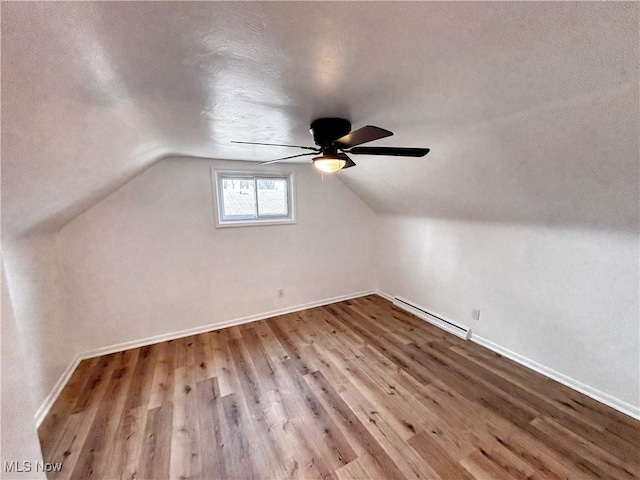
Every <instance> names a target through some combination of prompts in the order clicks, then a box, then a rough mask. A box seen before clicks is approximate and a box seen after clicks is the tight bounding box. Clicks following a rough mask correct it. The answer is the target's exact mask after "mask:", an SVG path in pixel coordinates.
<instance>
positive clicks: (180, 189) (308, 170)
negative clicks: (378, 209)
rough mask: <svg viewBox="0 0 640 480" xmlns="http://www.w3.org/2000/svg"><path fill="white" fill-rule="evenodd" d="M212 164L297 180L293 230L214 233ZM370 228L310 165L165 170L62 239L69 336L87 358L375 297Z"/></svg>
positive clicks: (89, 215) (175, 166)
mask: <svg viewBox="0 0 640 480" xmlns="http://www.w3.org/2000/svg"><path fill="white" fill-rule="evenodd" d="M212 166H215V167H216V168H223V169H231V170H238V169H248V168H253V169H254V170H255V169H260V171H286V172H288V171H291V170H293V171H295V175H296V178H295V181H296V187H297V192H296V197H297V204H296V208H297V223H296V224H294V225H276V226H260V227H238V228H219V229H216V228H215V225H214V217H213V197H212V181H211V167H212ZM374 230H375V214H374V212H373V211H372V210H371V209H370V208H369V207H367V206H366V205H365V204H364V203H362V201H361V200H360V199H359V198H358V197H356V196H355V195H354V194H353V193H352V192H351V191H350V190H349V189H348V188H347V187H346V186H345V185H344V184H343V183H342V182H340V181H339V180H338V179H337V178H336V177H335V176H333V177H332V176H330V175H325V177H324V179H323V178H322V176H321V174H320V172H318V171H317V170H315V169H313V168H312V167H311V166H309V165H282V166H272V167H270V168H267V167H258V166H256V165H255V164H248V163H247V162H221V161H210V160H203V159H165V160H162V161H160V162H159V163H157V164H156V165H154V166H153V167H152V168H150V169H149V170H147V171H146V172H144V173H143V174H142V175H140V176H139V177H137V178H135V179H134V180H133V181H132V182H130V183H128V184H127V185H126V186H124V187H123V188H121V189H120V190H118V191H117V192H115V193H114V194H113V195H111V196H110V197H108V198H107V199H105V200H104V201H102V202H101V203H99V204H98V205H96V206H95V207H94V208H92V209H90V210H89V211H87V212H85V213H84V214H82V215H81V216H79V217H78V218H76V219H75V220H74V221H73V222H71V223H70V224H68V225H67V226H66V227H65V228H64V229H62V230H61V231H60V232H59V234H58V244H59V247H60V253H61V259H62V264H63V267H62V268H63V274H62V276H63V278H64V279H65V281H66V282H67V283H66V292H67V295H68V297H69V312H68V316H67V319H66V321H65V332H64V335H66V336H68V337H70V340H69V348H70V349H73V350H75V352H84V351H87V350H92V349H96V348H100V347H105V346H109V345H113V344H119V343H122V342H126V341H131V340H137V339H142V338H146V337H150V336H155V335H160V334H164V333H171V332H176V331H179V330H183V329H188V328H193V327H198V326H202V325H207V324H214V323H219V322H223V321H226V320H232V319H236V318H240V317H244V316H248V315H253V314H260V313H263V312H269V311H273V310H277V309H280V308H286V307H291V306H295V305H301V304H305V303H308V302H314V301H319V300H323V299H328V298H332V297H336V296H342V295H347V294H351V293H356V292H361V291H365V290H370V289H372V288H373V286H374V285H373V284H374V280H373V277H374V275H373V266H372V263H371V258H372V257H373V239H374ZM279 288H284V290H285V294H284V297H282V298H278V296H277V289H279ZM47 386H48V387H50V384H48V385H47ZM41 399H42V398H40V400H41Z"/></svg>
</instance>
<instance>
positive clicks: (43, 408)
mask: <svg viewBox="0 0 640 480" xmlns="http://www.w3.org/2000/svg"><path fill="white" fill-rule="evenodd" d="M375 293H376V292H375V291H374V290H366V291H362V292H356V293H350V294H348V295H341V296H339V297H332V298H326V299H324V300H318V301H315V302H309V303H304V304H301V305H295V306H293V307H288V308H281V309H278V310H271V311H270V312H264V313H259V314H256V315H249V316H246V317H241V318H236V319H232V320H226V321H224V322H219V323H213V324H208V325H203V326H200V327H195V328H189V329H186V330H179V331H177V332H172V333H164V334H161V335H155V336H152V337H147V338H142V339H139V340H132V341H130V342H123V343H118V344H116V345H109V346H107V347H101V348H96V349H94V350H89V351H86V352H83V353H79V354H77V355H76V356H75V358H74V359H73V361H72V362H71V363H70V364H69V366H68V367H67V368H66V369H65V371H64V372H63V373H62V375H61V376H60V378H59V379H58V381H57V382H56V383H55V385H54V386H53V388H52V389H51V392H50V393H49V395H47V397H46V398H45V399H44V401H43V402H42V404H41V405H40V408H38V410H37V411H36V413H35V415H34V417H35V420H36V427H40V424H41V423H42V421H43V420H44V418H45V417H46V416H47V414H48V413H49V410H50V409H51V407H52V406H53V404H54V403H55V401H56V399H57V398H58V396H59V395H60V393H61V392H62V389H63V388H64V386H65V385H66V384H67V382H68V381H69V379H70V378H71V375H72V374H73V372H74V371H75V369H76V368H77V366H78V365H79V364H80V362H81V361H82V360H85V359H87V358H93V357H99V356H102V355H108V354H110V353H116V352H121V351H123V350H129V349H131V348H139V347H144V346H146V345H152V344H154V343H159V342H166V341H168V340H175V339H178V338H182V337H188V336H191V335H197V334H199V333H204V332H210V331H213V330H220V329H222V328H227V327H233V326H235V325H242V324H244V323H250V322H255V321H258V320H264V319H266V318H271V317H275V316H277V315H285V314H287V313H294V312H299V311H300V310H306V309H308V308H315V307H322V306H324V305H329V304H331V303H336V302H342V301H344V300H351V299H352V298H359V297H364V296H366V295H373V294H375Z"/></svg>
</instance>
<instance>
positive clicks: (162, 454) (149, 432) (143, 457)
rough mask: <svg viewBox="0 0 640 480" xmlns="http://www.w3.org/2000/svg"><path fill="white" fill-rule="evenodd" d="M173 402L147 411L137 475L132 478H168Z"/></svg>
mask: <svg viewBox="0 0 640 480" xmlns="http://www.w3.org/2000/svg"><path fill="white" fill-rule="evenodd" d="M172 423H173V403H163V404H162V406H160V407H156V408H153V409H151V410H149V411H148V413H147V423H146V426H145V430H144V437H143V442H142V449H141V453H140V459H139V462H138V469H137V470H138V475H137V476H136V477H130V479H132V478H139V479H149V480H151V479H154V480H165V479H169V478H170V476H169V465H170V462H171V437H172Z"/></svg>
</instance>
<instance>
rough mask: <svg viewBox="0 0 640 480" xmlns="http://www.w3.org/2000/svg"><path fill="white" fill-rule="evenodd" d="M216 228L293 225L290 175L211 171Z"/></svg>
mask: <svg viewBox="0 0 640 480" xmlns="http://www.w3.org/2000/svg"><path fill="white" fill-rule="evenodd" d="M215 185H216V190H217V192H216V198H217V207H218V208H217V218H216V226H243V225H260V224H262V225H264V224H280V223H293V222H295V219H294V216H293V211H294V209H293V195H292V189H293V174H264V173H255V174H254V173H248V172H215Z"/></svg>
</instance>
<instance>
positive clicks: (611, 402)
mask: <svg viewBox="0 0 640 480" xmlns="http://www.w3.org/2000/svg"><path fill="white" fill-rule="evenodd" d="M471 341H472V342H475V343H477V344H478V345H482V346H483V347H486V348H488V349H489V350H493V351H494V352H496V353H499V354H500V355H503V356H505V357H507V358H510V359H511V360H513V361H514V362H517V363H519V364H520V365H524V366H525V367H527V368H530V369H531V370H535V371H536V372H538V373H541V374H542V375H544V376H545V377H549V378H551V379H552V380H555V381H556V382H558V383H561V384H563V385H566V386H567V387H569V388H572V389H574V390H576V391H578V392H580V393H583V394H585V395H586V396H588V397H591V398H593V399H594V400H597V401H598V402H600V403H604V404H605V405H607V406H609V407H611V408H614V409H616V410H618V411H619V412H622V413H624V414H626V415H629V416H630V417H633V418H635V419H637V420H640V407H636V406H634V405H631V404H630V403H627V402H625V401H623V400H620V399H618V398H616V397H613V396H611V395H609V394H608V393H605V392H601V391H600V390H598V389H597V388H593V387H591V386H589V385H586V384H584V383H582V382H580V381H579V380H576V379H575V378H571V377H569V376H567V375H565V374H563V373H560V372H558V371H556V370H553V369H552V368H549V367H546V366H544V365H542V364H540V363H538V362H536V361H534V360H531V359H530V358H527V357H525V356H523V355H520V354H519V353H516V352H513V351H511V350H509V349H508V348H504V347H503V346H501V345H498V344H497V343H494V342H492V341H490V340H487V339H486V338H483V337H481V336H479V335H476V334H475V333H472V335H471Z"/></svg>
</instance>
